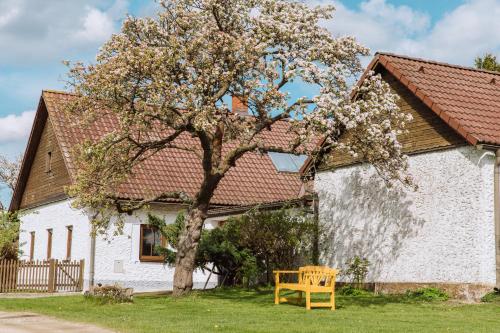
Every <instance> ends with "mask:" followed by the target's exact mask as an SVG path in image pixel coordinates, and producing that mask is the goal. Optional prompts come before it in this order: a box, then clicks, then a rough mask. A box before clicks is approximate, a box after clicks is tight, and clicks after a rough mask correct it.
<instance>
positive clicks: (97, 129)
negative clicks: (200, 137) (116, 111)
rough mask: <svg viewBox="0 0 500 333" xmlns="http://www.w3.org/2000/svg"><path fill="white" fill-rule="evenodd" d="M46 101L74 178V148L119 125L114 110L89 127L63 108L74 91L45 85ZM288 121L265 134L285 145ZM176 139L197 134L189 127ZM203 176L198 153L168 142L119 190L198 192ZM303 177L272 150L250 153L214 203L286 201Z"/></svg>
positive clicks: (133, 194) (132, 193) (140, 194)
mask: <svg viewBox="0 0 500 333" xmlns="http://www.w3.org/2000/svg"><path fill="white" fill-rule="evenodd" d="M42 98H43V101H44V102H45V105H46V107H47V111H48V114H49V119H50V120H51V123H52V125H53V127H54V132H55V133H56V137H57V140H58V142H59V145H60V147H61V150H62V153H63V156H64V159H65V162H66V165H67V167H68V171H69V174H70V176H71V178H72V179H73V180H74V179H75V173H76V170H75V165H74V162H73V160H72V148H73V147H74V146H75V145H76V144H78V143H80V142H82V141H83V140H85V139H92V140H97V139H99V138H100V137H102V136H103V135H104V134H106V133H109V132H110V131H112V130H113V129H114V128H116V125H115V124H116V122H115V121H114V116H113V115H109V114H105V115H103V116H102V117H100V118H99V120H98V121H96V122H94V123H93V124H92V125H91V126H89V127H82V126H74V125H72V124H70V121H68V117H67V115H66V113H65V112H64V103H65V102H66V101H68V100H69V99H71V98H74V96H73V95H71V94H67V93H62V92H54V91H44V92H43V94H42ZM288 128H289V125H288V123H287V122H286V121H280V122H278V123H276V124H275V125H274V126H273V127H272V130H270V131H266V132H264V133H263V135H262V136H263V137H264V140H266V141H267V142H268V143H269V144H272V145H274V146H278V147H279V146H281V147H284V146H285V145H287V144H288V143H289V142H290V141H291V134H290V133H287V130H288ZM176 140H179V141H177V143H179V144H180V143H184V144H185V143H189V142H192V143H193V144H195V145H196V141H195V139H193V138H191V137H190V135H188V134H187V133H186V134H185V135H184V134H183V135H181V136H180V137H179V138H177V139H176ZM201 181H202V168H201V163H200V161H199V159H198V158H197V157H196V155H195V154H194V153H191V152H187V151H184V150H179V149H173V148H168V149H164V150H162V151H161V152H159V153H157V154H156V155H154V156H153V157H151V158H148V159H147V160H146V161H144V162H143V163H141V164H140V165H138V166H137V167H136V168H135V169H134V173H133V175H131V176H130V177H129V178H128V179H127V181H126V182H125V183H124V184H122V185H121V186H120V188H119V190H118V193H117V196H118V197H120V198H127V199H142V198H145V197H146V196H148V195H151V194H159V193H163V192H170V191H184V192H186V193H187V194H189V195H191V196H194V194H195V193H196V192H197V189H198V187H199V184H200V183H201ZM301 187H302V182H301V180H300V178H299V175H298V174H293V173H282V172H277V171H276V168H275V167H274V165H273V163H272V162H271V159H270V157H269V156H268V155H267V154H259V153H247V154H245V155H244V156H243V157H242V158H240V159H239V160H238V161H237V163H236V167H234V168H233V169H231V170H230V171H229V172H228V174H227V175H226V176H225V177H224V179H223V180H222V181H221V183H220V184H219V187H218V188H217V190H216V192H215V196H214V198H213V200H212V204H215V205H252V204H259V203H270V202H278V201H286V200H290V199H295V198H298V196H299V193H300V190H301Z"/></svg>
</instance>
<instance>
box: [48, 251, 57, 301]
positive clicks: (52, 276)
mask: <svg viewBox="0 0 500 333" xmlns="http://www.w3.org/2000/svg"><path fill="white" fill-rule="evenodd" d="M56 263H57V261H56V260H55V259H50V260H49V281H48V286H47V291H48V292H49V293H53V292H54V291H55V289H56V288H55V286H56V284H55V282H56Z"/></svg>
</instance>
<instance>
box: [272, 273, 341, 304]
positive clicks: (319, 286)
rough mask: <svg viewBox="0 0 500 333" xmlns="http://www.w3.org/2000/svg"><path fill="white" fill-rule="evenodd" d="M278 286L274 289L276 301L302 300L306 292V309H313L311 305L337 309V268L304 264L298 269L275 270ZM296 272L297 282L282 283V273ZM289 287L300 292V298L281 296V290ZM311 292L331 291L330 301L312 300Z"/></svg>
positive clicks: (276, 302) (277, 302) (278, 302)
mask: <svg viewBox="0 0 500 333" xmlns="http://www.w3.org/2000/svg"><path fill="white" fill-rule="evenodd" d="M274 274H275V279H276V281H275V282H276V286H275V289H274V303H275V304H280V302H290V301H294V300H297V301H298V302H299V303H300V302H302V293H306V309H307V310H311V307H327V308H331V309H332V310H335V277H336V275H337V270H335V269H333V268H329V267H325V266H304V267H300V268H299V270H298V271H283V270H280V271H274ZM282 274H295V275H297V282H296V283H286V282H285V283H282V282H281V281H280V275H282ZM282 289H288V290H294V291H297V292H298V293H299V297H298V298H291V297H280V290H282ZM311 293H329V294H330V301H329V302H315V303H312V302H311Z"/></svg>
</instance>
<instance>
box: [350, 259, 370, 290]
mask: <svg viewBox="0 0 500 333" xmlns="http://www.w3.org/2000/svg"><path fill="white" fill-rule="evenodd" d="M346 265H347V267H348V268H347V269H346V271H345V273H344V275H346V276H348V277H350V278H351V282H352V284H353V285H354V286H355V288H357V289H362V288H363V284H364V283H365V279H366V275H367V274H368V266H370V262H369V261H368V259H364V258H361V257H359V256H355V257H353V258H351V259H350V260H349V261H348V262H347V263H346Z"/></svg>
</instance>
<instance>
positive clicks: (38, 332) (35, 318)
mask: <svg viewBox="0 0 500 333" xmlns="http://www.w3.org/2000/svg"><path fill="white" fill-rule="evenodd" d="M0 332H1V333H62V332H64V333H66V332H71V333H113V331H110V330H107V329H104V328H100V327H97V326H93V325H89V324H79V323H72V322H68V321H64V320H59V319H54V318H50V317H46V316H42V315H38V314H35V313H28V312H2V311H0Z"/></svg>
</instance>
